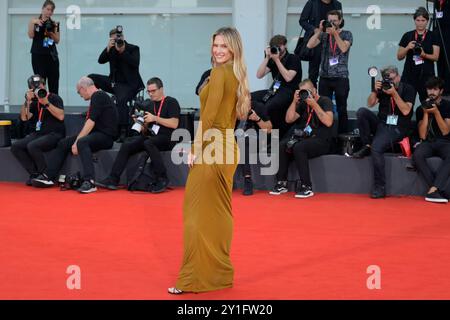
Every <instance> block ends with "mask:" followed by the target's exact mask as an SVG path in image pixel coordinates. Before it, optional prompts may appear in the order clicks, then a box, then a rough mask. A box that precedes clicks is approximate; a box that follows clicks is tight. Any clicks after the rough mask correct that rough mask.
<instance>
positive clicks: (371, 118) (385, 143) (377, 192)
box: [353, 66, 416, 199]
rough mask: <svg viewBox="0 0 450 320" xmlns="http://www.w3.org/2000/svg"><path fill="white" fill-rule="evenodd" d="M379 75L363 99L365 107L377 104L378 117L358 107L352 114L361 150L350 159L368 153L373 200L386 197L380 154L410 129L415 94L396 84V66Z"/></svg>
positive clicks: (398, 81)
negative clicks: (370, 159)
mask: <svg viewBox="0 0 450 320" xmlns="http://www.w3.org/2000/svg"><path fill="white" fill-rule="evenodd" d="M381 74H382V77H383V81H376V82H375V87H374V91H373V92H372V93H371V94H370V95H369V98H368V99H367V105H368V107H369V108H372V107H374V106H375V105H377V104H378V103H379V107H378V116H377V115H375V114H374V113H373V112H372V111H370V110H369V109H367V108H361V109H359V110H358V112H357V113H356V117H357V125H358V129H359V132H360V136H361V142H362V143H363V147H362V148H361V149H360V150H359V151H358V152H356V153H354V154H353V157H354V158H359V159H361V158H364V157H366V156H368V155H370V154H372V160H373V161H372V162H373V174H374V182H373V183H374V185H373V188H372V195H371V196H372V198H373V199H379V198H384V197H386V189H385V187H386V173H385V160H384V153H385V152H386V151H388V150H389V149H392V147H393V146H394V144H395V143H398V142H400V141H402V140H403V138H405V137H406V135H407V133H408V129H409V128H410V127H411V117H412V115H413V104H414V100H415V94H416V93H415V90H414V88H413V87H412V86H410V85H409V84H406V83H403V82H400V75H399V73H398V69H397V68H396V67H394V66H390V67H387V68H384V69H383V70H381ZM372 140H373V141H372Z"/></svg>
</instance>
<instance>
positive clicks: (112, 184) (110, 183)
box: [95, 177, 119, 190]
mask: <svg viewBox="0 0 450 320" xmlns="http://www.w3.org/2000/svg"><path fill="white" fill-rule="evenodd" d="M95 184H96V186H97V187H100V188H105V189H108V190H118V189H119V185H118V183H117V182H116V181H115V180H113V179H111V178H110V177H107V178H106V179H103V180H102V181H97V182H96V183H95Z"/></svg>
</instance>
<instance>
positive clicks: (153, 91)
mask: <svg viewBox="0 0 450 320" xmlns="http://www.w3.org/2000/svg"><path fill="white" fill-rule="evenodd" d="M158 90H159V89H153V90H147V92H148V93H155V92H156V91H158Z"/></svg>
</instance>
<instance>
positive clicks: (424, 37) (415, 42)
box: [397, 7, 440, 101]
mask: <svg viewBox="0 0 450 320" xmlns="http://www.w3.org/2000/svg"><path fill="white" fill-rule="evenodd" d="M429 20H430V15H429V14H428V11H427V9H425V8H423V7H420V8H418V9H417V10H416V12H415V13H414V22H415V24H416V29H415V30H413V31H409V32H407V33H405V34H404V35H403V37H402V39H401V40H400V44H399V46H400V47H399V49H398V53H397V58H398V60H399V61H401V60H403V59H406V60H405V66H404V69H403V74H402V82H405V83H408V84H410V85H411V86H413V87H414V89H415V90H416V92H417V93H419V97H420V100H421V101H423V100H425V99H426V98H427V91H426V89H425V82H426V81H427V80H428V78H430V77H433V76H434V75H435V72H434V67H435V66H434V65H435V62H437V61H438V60H439V53H440V47H439V39H438V37H437V36H436V34H435V33H434V32H431V31H428V30H427V25H428V22H429ZM414 98H415V97H414Z"/></svg>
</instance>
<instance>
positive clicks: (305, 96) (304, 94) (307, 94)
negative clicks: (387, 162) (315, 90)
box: [298, 89, 313, 102]
mask: <svg viewBox="0 0 450 320" xmlns="http://www.w3.org/2000/svg"><path fill="white" fill-rule="evenodd" d="M312 96H313V95H312V92H311V91H310V90H306V89H303V90H300V92H299V93H298V97H299V98H300V102H302V101H306V100H308V99H309V98H312Z"/></svg>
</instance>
